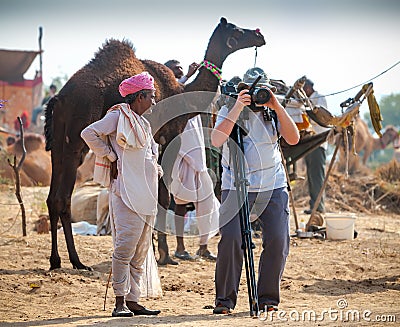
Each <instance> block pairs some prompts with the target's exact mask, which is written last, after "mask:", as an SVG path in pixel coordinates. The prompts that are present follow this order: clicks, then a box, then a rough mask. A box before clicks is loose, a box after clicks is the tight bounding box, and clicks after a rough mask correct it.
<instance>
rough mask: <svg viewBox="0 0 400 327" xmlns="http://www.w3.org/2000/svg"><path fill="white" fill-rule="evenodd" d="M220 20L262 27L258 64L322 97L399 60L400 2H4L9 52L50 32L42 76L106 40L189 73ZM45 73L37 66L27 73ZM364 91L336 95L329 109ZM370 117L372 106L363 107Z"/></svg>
mask: <svg viewBox="0 0 400 327" xmlns="http://www.w3.org/2000/svg"><path fill="white" fill-rule="evenodd" d="M221 17H226V18H227V19H228V21H229V22H232V23H235V24H236V25H238V26H240V27H244V28H252V29H255V28H260V29H261V32H262V34H263V35H264V36H265V38H266V42H267V44H266V45H265V46H263V47H261V48H259V49H258V56H257V61H256V65H257V66H259V67H262V68H263V69H264V70H265V71H266V72H267V74H268V75H269V77H270V78H275V79H282V80H284V81H285V82H286V84H288V85H292V84H293V83H294V82H295V80H297V79H298V78H299V77H301V76H303V75H307V77H309V78H311V79H312V80H313V81H314V83H315V88H316V89H317V90H318V91H319V92H320V93H322V94H330V93H334V92H338V91H341V90H345V89H347V88H350V87H352V86H354V85H357V84H360V83H363V82H365V81H367V80H368V79H370V78H372V77H374V76H375V75H378V74H379V73H381V72H383V71H384V70H386V69H387V68H389V67H390V66H392V65H394V64H395V63H397V62H398V61H399V60H400V19H399V17H400V1H399V0H379V1H378V0H375V1H372V0H332V1H330V0H326V1H318V0H315V1H312V0H302V1H298V0H287V1H285V0H274V1H270V0H254V1H236V0H231V1H226V0H225V1H217V0H214V1H209V0H203V1H196V2H191V1H159V0H154V1H135V0H113V1H103V0H86V1H85V0H66V1H57V0H52V1H49V0H35V1H29V0H26V1H22V0H0V31H1V32H0V48H2V49H17V50H37V49H38V34H39V32H38V30H39V26H42V27H43V40H42V45H43V50H44V53H43V75H44V76H43V77H44V82H45V84H46V85H49V84H50V83H51V81H52V78H54V77H56V76H60V75H64V74H67V75H68V76H69V77H70V76H72V74H73V73H74V72H76V71H77V70H78V69H80V68H81V67H82V66H83V65H85V64H86V63H87V62H88V61H89V60H90V59H91V58H92V57H93V55H94V53H95V52H96V51H97V50H98V48H99V47H101V45H102V44H103V43H104V41H105V40H106V39H109V38H116V39H120V40H122V39H123V38H125V39H128V40H130V41H131V42H132V43H133V45H134V47H135V48H136V54H137V57H138V58H140V59H151V60H155V61H158V62H161V63H164V62H165V61H167V60H168V59H172V58H177V59H179V60H180V61H181V63H182V64H183V66H184V69H186V68H187V66H188V65H189V64H190V63H191V62H192V61H197V62H200V61H201V60H202V59H203V57H204V54H205V50H206V47H207V44H208V40H209V38H210V36H211V34H212V32H213V30H214V29H215V27H216V26H217V24H218V22H219V20H220V18H221ZM254 55H255V51H254V48H253V49H245V50H240V51H238V52H236V53H234V54H232V55H231V56H229V57H228V59H227V60H226V61H225V63H224V65H223V67H222V76H223V78H225V79H230V78H231V77H232V76H234V75H239V76H242V75H243V73H244V72H245V71H246V70H247V69H248V68H250V67H253V65H254V61H255V56H254ZM36 69H39V60H38V59H37V60H36V61H35V62H34V63H33V65H32V68H31V69H30V70H29V71H28V73H27V74H26V75H25V77H26V78H32V76H33V74H34V71H35V70H36ZM359 89H360V88H356V89H354V90H351V91H348V92H345V93H342V94H339V95H336V96H329V97H328V98H327V101H328V107H329V110H330V111H332V112H339V111H340V107H339V103H340V102H342V101H344V100H346V99H347V98H349V97H354V96H355V94H356V93H357V92H358V91H359ZM374 90H375V95H376V96H377V98H378V100H379V98H380V97H381V96H382V95H388V94H391V93H400V64H399V65H398V66H396V67H395V68H394V69H392V70H391V71H389V72H388V73H386V74H384V75H382V76H380V77H379V78H377V79H376V80H374ZM362 108H363V110H366V108H367V106H366V104H363V106H362Z"/></svg>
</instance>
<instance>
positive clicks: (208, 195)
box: [171, 115, 220, 260]
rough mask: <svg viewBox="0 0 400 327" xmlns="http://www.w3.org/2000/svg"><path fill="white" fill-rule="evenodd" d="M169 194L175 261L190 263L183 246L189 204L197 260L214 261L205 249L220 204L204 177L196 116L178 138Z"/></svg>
mask: <svg viewBox="0 0 400 327" xmlns="http://www.w3.org/2000/svg"><path fill="white" fill-rule="evenodd" d="M171 177H172V182H171V193H172V194H173V195H174V200H175V203H176V206H175V229H176V237H177V248H176V251H175V257H177V258H179V259H183V260H190V259H192V257H191V256H190V254H189V253H188V252H187V251H186V250H185V246H184V242H183V234H184V228H183V227H184V224H183V219H184V215H185V213H186V204H188V203H190V202H193V204H194V207H195V209H196V219H197V226H198V229H199V238H200V239H199V243H200V246H199V249H198V251H197V253H196V255H197V256H200V257H203V258H206V259H210V260H216V256H215V255H214V254H213V253H211V252H210V250H208V248H207V244H208V240H209V238H210V237H212V236H214V235H216V233H217V232H218V217H219V207H220V203H219V201H218V199H217V198H216V196H215V194H214V185H213V182H212V179H211V177H210V175H209V174H208V170H207V164H206V157H205V144H204V134H203V127H202V122H201V117H200V115H197V116H195V117H193V118H192V119H189V120H188V122H187V124H186V127H185V129H184V131H183V133H182V135H181V146H180V149H179V153H178V157H177V159H176V160H175V163H174V166H173V169H172V176H171Z"/></svg>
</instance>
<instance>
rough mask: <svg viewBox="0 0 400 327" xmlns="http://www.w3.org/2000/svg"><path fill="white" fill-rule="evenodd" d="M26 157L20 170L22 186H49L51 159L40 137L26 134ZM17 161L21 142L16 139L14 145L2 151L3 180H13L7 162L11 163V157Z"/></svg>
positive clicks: (19, 156) (1, 168) (19, 157)
mask: <svg viewBox="0 0 400 327" xmlns="http://www.w3.org/2000/svg"><path fill="white" fill-rule="evenodd" d="M24 143H25V149H26V157H25V161H24V163H23V165H22V167H21V170H20V177H21V185H22V186H37V185H40V186H49V185H50V176H51V157H50V154H49V153H48V152H46V150H45V140H44V138H43V136H42V135H40V134H35V133H27V134H25V137H24ZM14 155H16V158H17V160H20V159H21V156H22V140H21V139H16V140H15V143H13V144H11V145H9V146H7V147H5V148H4V150H2V153H1V156H2V160H1V162H0V174H1V177H2V178H4V179H9V180H14V172H13V170H12V168H11V167H10V165H9V164H8V162H7V158H9V159H10V160H11V162H12V160H13V156H14Z"/></svg>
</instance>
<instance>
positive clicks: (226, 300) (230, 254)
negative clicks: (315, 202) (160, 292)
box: [211, 68, 300, 314]
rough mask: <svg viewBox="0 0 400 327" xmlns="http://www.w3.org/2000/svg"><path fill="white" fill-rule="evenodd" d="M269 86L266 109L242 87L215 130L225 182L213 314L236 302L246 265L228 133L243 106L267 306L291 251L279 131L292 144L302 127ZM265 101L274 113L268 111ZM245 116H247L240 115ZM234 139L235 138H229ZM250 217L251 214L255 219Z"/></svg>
mask: <svg viewBox="0 0 400 327" xmlns="http://www.w3.org/2000/svg"><path fill="white" fill-rule="evenodd" d="M260 74H265V73H264V72H263V71H262V70H261V69H260V68H252V69H249V70H248V71H247V72H246V74H245V75H244V77H243V82H245V83H248V85H249V84H251V83H252V82H254V80H255V79H256V77H257V76H258V75H260ZM269 92H270V95H271V97H270V99H269V100H268V102H267V103H265V104H263V105H261V108H262V109H263V110H259V111H251V110H249V109H248V108H245V106H249V105H250V104H251V97H250V95H249V94H248V90H247V89H242V90H241V91H240V92H239V93H238V96H237V98H236V100H235V102H234V104H233V105H230V106H227V105H224V106H222V108H221V109H220V110H219V112H218V116H217V120H216V123H215V126H214V129H213V131H212V132H211V141H212V144H213V145H214V146H215V147H221V146H222V169H223V172H222V186H221V190H222V193H221V199H222V203H221V208H220V218H219V226H220V229H219V231H220V235H221V239H220V241H219V244H218V255H217V263H216V269H215V290H216V295H215V308H214V310H213V313H214V314H228V313H230V311H231V309H234V308H235V306H236V302H237V296H238V291H239V282H240V276H241V272H242V266H243V249H242V231H241V227H240V220H239V219H240V216H239V204H238V202H237V194H236V187H235V172H234V171H233V170H234V165H233V164H232V162H231V160H232V158H230V150H229V146H228V139H229V135H230V134H231V132H232V130H233V127H234V125H235V123H236V122H237V120H238V119H239V117H240V116H241V113H242V111H243V110H246V111H247V112H246V116H247V113H248V119H243V120H244V121H245V124H246V130H247V131H248V133H247V135H244V136H243V146H244V157H245V163H246V165H245V166H246V172H245V175H246V179H247V180H248V182H249V185H248V189H247V190H248V199H249V207H250V208H251V211H252V213H253V214H252V215H250V219H251V217H253V218H254V217H256V218H258V219H259V221H260V225H261V228H262V252H261V254H260V261H259V270H258V283H257V290H258V301H259V303H258V304H259V307H260V309H261V310H263V311H276V310H278V307H277V306H278V304H279V302H280V281H281V278H282V274H283V271H284V268H285V264H286V258H287V256H288V253H289V242H290V236H289V201H288V200H289V196H288V191H287V183H288V181H287V180H286V174H285V169H284V167H283V163H282V160H281V154H280V150H279V145H278V142H279V136H278V133H279V135H281V136H282V137H283V138H284V139H285V140H286V142H287V143H288V144H290V145H294V144H297V142H298V141H299V138H300V136H299V131H298V129H297V126H296V125H295V123H294V122H293V120H292V118H291V117H290V116H289V115H288V113H287V112H286V110H285V109H284V108H283V107H282V105H281V104H280V103H279V101H278V100H277V98H276V97H275V95H274V94H273V93H272V92H271V91H269ZM264 106H267V107H268V108H270V109H271V110H273V111H274V112H275V114H276V117H275V118H273V117H270V116H273V113H272V114H271V115H264V111H265V109H266V108H264ZM242 117H243V116H242ZM231 144H233V143H231ZM251 220H252V219H251Z"/></svg>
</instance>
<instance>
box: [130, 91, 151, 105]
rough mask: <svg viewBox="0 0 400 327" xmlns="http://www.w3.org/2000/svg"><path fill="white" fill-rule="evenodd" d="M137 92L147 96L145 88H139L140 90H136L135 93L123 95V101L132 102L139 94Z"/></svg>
mask: <svg viewBox="0 0 400 327" xmlns="http://www.w3.org/2000/svg"><path fill="white" fill-rule="evenodd" d="M139 94H142V95H143V96H144V97H145V98H146V97H147V92H146V90H140V91H137V92H135V93H131V94H128V95H127V96H126V97H125V103H128V104H131V103H132V102H135V100H136V98H137V97H138V96H139Z"/></svg>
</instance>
